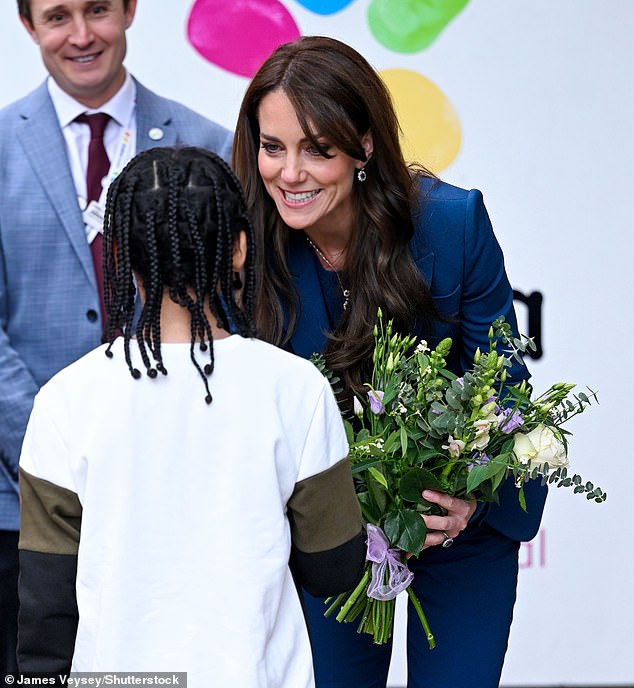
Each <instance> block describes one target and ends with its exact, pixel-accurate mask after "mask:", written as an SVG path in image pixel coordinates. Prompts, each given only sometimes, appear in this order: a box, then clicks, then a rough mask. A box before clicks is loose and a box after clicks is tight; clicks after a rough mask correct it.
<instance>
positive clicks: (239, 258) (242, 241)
mask: <svg viewBox="0 0 634 688" xmlns="http://www.w3.org/2000/svg"><path fill="white" fill-rule="evenodd" d="M246 259H247V233H246V232H240V234H238V236H237V237H236V240H235V241H234V242H233V261H232V269H233V272H240V270H242V268H243V267H244V263H245V261H246Z"/></svg>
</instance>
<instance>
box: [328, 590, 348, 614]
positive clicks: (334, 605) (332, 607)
mask: <svg viewBox="0 0 634 688" xmlns="http://www.w3.org/2000/svg"><path fill="white" fill-rule="evenodd" d="M347 594H348V593H347V592H342V593H341V595H338V596H337V597H335V598H334V602H333V601H332V600H333V598H332V597H329V598H328V599H327V600H326V602H325V604H327V605H329V607H328V609H326V611H325V612H324V616H325V617H329V616H330V615H331V614H332V613H333V612H334V611H335V609H336V608H337V607H338V606H339V605H340V604H341V603H342V602H343V601H344V600H345V599H346V595H347Z"/></svg>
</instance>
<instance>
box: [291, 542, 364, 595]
mask: <svg viewBox="0 0 634 688" xmlns="http://www.w3.org/2000/svg"><path fill="white" fill-rule="evenodd" d="M364 565H365V533H363V532H360V533H359V534H358V535H355V536H354V537H353V538H351V539H350V540H348V542H344V544H343V545H339V547H334V548H333V549H329V550H326V551H322V552H313V553H312V554H307V553H306V552H302V551H301V550H300V549H298V548H297V547H295V546H293V548H292V550H291V569H292V570H293V575H294V577H295V580H296V581H297V582H298V583H300V584H301V585H302V586H303V587H304V588H306V590H308V592H309V593H310V594H311V595H314V596H315V597H329V596H331V595H339V594H340V593H342V592H346V591H348V590H352V589H353V588H354V587H355V585H356V584H357V583H358V582H359V580H360V579H361V576H362V575H363V569H364Z"/></svg>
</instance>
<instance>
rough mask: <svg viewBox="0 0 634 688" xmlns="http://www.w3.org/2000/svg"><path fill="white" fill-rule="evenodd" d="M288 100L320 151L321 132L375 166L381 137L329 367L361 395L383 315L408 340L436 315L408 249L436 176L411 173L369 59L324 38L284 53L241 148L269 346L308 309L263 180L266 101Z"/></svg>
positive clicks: (254, 96)
mask: <svg viewBox="0 0 634 688" xmlns="http://www.w3.org/2000/svg"><path fill="white" fill-rule="evenodd" d="M278 90H280V91H282V92H283V93H284V94H285V95H286V96H287V97H288V99H289V100H290V102H291V103H292V105H293V107H294V109H295V113H296V115H297V119H298V121H299V123H300V125H301V127H302V129H303V131H304V133H305V134H306V136H307V137H308V139H309V140H311V141H312V142H313V143H314V145H315V146H316V148H317V149H318V150H319V149H321V146H320V144H319V142H318V141H316V140H315V138H314V133H315V132H316V131H317V132H320V134H322V135H325V136H326V137H327V139H328V141H329V142H330V143H331V144H333V145H334V146H336V147H337V148H338V149H339V150H341V151H343V152H344V153H346V154H347V155H349V156H350V157H352V158H354V159H356V160H362V161H366V155H365V151H364V148H363V145H362V138H363V136H364V135H365V134H366V133H368V132H370V134H371V135H372V142H373V153H372V155H371V157H370V158H369V159H368V160H367V161H366V165H365V172H366V181H364V182H362V183H360V182H358V181H357V180H355V182H354V184H353V188H352V197H353V229H352V236H351V239H350V243H349V245H348V248H347V253H346V266H345V271H346V272H345V277H346V282H347V284H348V286H349V288H350V292H351V296H350V307H349V308H348V309H347V310H346V311H344V314H343V317H342V318H341V320H340V322H339V323H338V325H337V327H336V328H335V330H334V332H332V333H330V334H329V336H328V339H329V341H328V345H327V347H326V351H325V355H326V361H327V363H328V365H329V366H330V367H331V368H332V369H333V370H336V371H337V372H339V373H340V374H341V375H342V376H343V378H344V380H345V382H346V383H347V384H348V385H349V386H352V387H358V386H359V385H361V384H362V383H363V382H364V381H365V380H364V376H365V374H366V373H365V371H364V368H365V366H366V364H367V362H368V358H369V356H370V355H371V352H372V347H373V337H372V330H373V327H374V324H375V322H376V316H377V309H378V307H379V306H380V307H381V308H382V310H383V313H384V314H385V316H386V317H388V318H392V319H393V320H394V326H395V328H396V329H397V330H400V331H403V332H409V331H411V330H412V327H413V325H414V322H419V323H420V321H421V320H425V319H426V318H429V317H430V316H433V315H434V314H435V311H434V307H433V303H432V300H431V294H430V291H429V288H428V286H427V285H426V284H425V282H424V281H423V279H422V277H421V275H420V273H419V271H418V269H417V268H416V265H415V264H414V261H413V259H412V256H411V253H410V250H409V245H408V244H409V241H410V239H411V238H412V236H413V233H414V224H413V221H412V204H413V202H414V201H415V198H416V194H417V188H418V184H417V183H416V176H417V175H418V174H422V175H425V176H433V175H431V173H429V172H428V171H427V170H425V169H424V168H422V167H417V168H416V171H415V173H414V171H413V170H412V169H410V168H409V167H408V166H407V164H406V163H405V160H404V158H403V154H402V151H401V147H400V142H399V131H400V129H399V124H398V120H397V118H396V113H395V111H394V107H393V105H392V101H391V97H390V94H389V92H388V89H387V87H386V86H385V84H384V83H383V81H382V80H381V78H380V77H379V75H378V74H377V73H376V72H375V70H374V69H373V68H372V67H371V66H370V65H369V64H368V62H367V61H366V60H365V59H364V58H363V57H362V56H361V55H360V54H359V53H357V52H356V51H355V50H353V49H352V48H350V47H349V46H347V45H345V44H344V43H341V42H340V41H337V40H335V39H333V38H326V37H322V36H306V37H302V38H300V39H298V40H296V41H294V42H292V43H288V44H286V45H282V46H281V47H279V48H278V49H277V50H275V52H274V53H273V54H272V55H271V56H270V57H269V58H268V59H267V60H266V62H265V63H264V64H263V65H262V67H260V69H259V71H258V72H257V74H256V75H255V76H254V77H253V80H252V81H251V84H250V85H249V87H248V89H247V91H246V94H245V96H244V99H243V101H242V106H241V108H240V114H239V115H238V122H237V126H236V133H235V140H234V147H233V167H234V169H235V171H236V174H237V175H238V178H239V179H240V181H241V182H242V185H243V187H244V190H245V194H246V198H247V204H248V206H249V210H250V212H251V216H252V218H253V222H254V225H255V230H256V237H257V242H258V252H257V255H258V261H259V270H258V279H259V280H260V284H259V288H258V289H257V304H256V322H257V325H258V328H259V332H260V335H261V336H262V337H264V338H265V339H267V340H268V341H271V342H273V343H275V344H284V343H285V342H287V341H288V339H289V338H290V336H291V335H292V333H293V331H294V328H295V325H296V320H297V312H298V308H299V307H301V304H300V297H299V295H298V294H297V293H296V290H295V288H294V285H293V282H292V278H291V276H290V273H289V270H288V265H287V259H286V250H287V241H288V235H289V232H290V231H292V230H290V229H289V227H288V226H287V225H285V224H284V222H283V221H282V220H281V218H280V216H279V214H278V212H277V210H276V207H275V203H274V201H273V200H272V199H271V197H270V196H269V194H268V193H267V191H266V189H265V187H264V184H263V182H262V179H261V177H260V175H259V172H258V151H259V147H260V128H259V122H258V110H259V107H260V103H261V102H262V100H263V99H264V97H265V96H267V95H268V94H269V93H271V92H273V91H278ZM324 154H325V153H324ZM325 155H327V154H325ZM282 304H284V305H285V308H286V311H287V313H288V322H286V323H285V322H284V308H283V306H282Z"/></svg>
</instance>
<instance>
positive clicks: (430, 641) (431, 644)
mask: <svg viewBox="0 0 634 688" xmlns="http://www.w3.org/2000/svg"><path fill="white" fill-rule="evenodd" d="M407 594H408V595H409V599H410V602H411V603H412V605H413V606H414V609H415V610H416V613H417V614H418V618H419V619H420V622H421V624H422V625H423V630H424V631H425V635H426V636H427V643H428V644H429V649H430V650H433V649H434V648H435V647H436V639H435V638H434V634H433V633H432V632H431V628H430V627H429V623H428V621H427V617H426V616H425V612H424V611H423V608H422V606H421V603H420V601H419V599H418V597H416V593H415V592H414V591H413V590H412V586H411V585H410V586H409V587H408V588H407Z"/></svg>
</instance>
